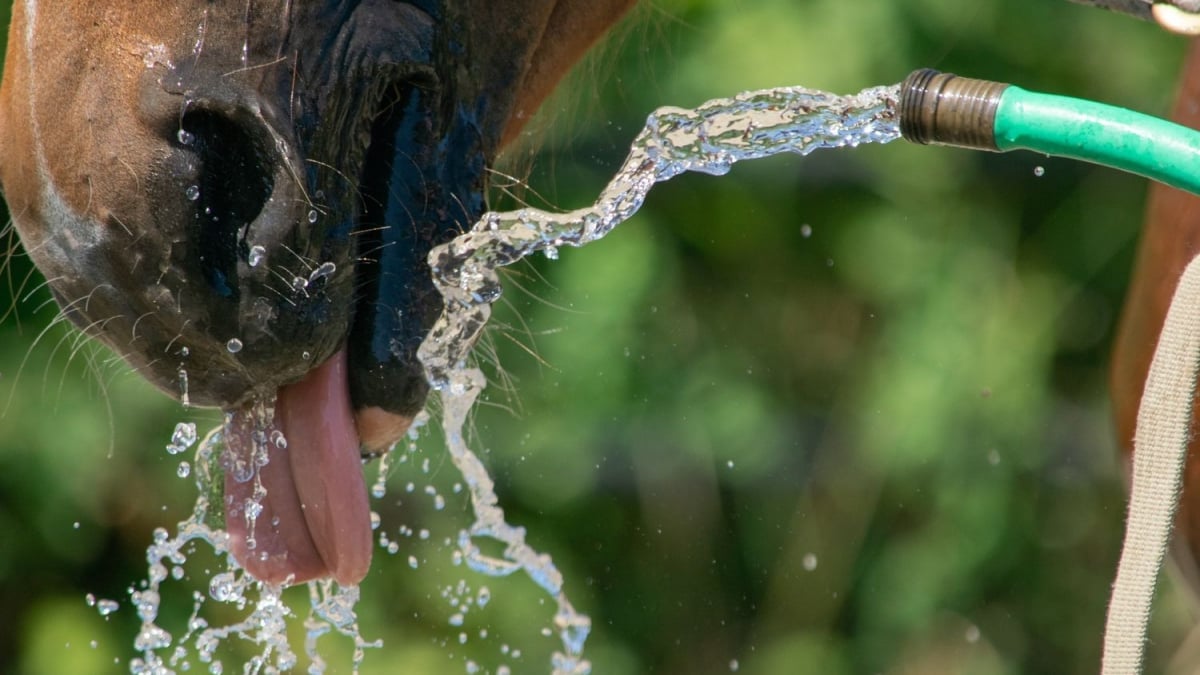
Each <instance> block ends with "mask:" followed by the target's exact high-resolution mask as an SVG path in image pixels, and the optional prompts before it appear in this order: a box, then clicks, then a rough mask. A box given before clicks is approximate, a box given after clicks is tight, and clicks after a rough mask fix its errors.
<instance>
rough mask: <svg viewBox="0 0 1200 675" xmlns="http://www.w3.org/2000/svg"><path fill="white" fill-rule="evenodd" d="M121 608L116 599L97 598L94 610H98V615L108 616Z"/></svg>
mask: <svg viewBox="0 0 1200 675" xmlns="http://www.w3.org/2000/svg"><path fill="white" fill-rule="evenodd" d="M120 608H121V605H119V604H117V601H116V600H97V601H96V611H97V612H100V616H108V615H109V614H112V613H113V612H115V611H117V610H118V609H120Z"/></svg>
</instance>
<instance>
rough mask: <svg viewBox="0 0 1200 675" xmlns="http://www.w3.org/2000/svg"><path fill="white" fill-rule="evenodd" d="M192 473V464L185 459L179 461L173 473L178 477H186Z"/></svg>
mask: <svg viewBox="0 0 1200 675" xmlns="http://www.w3.org/2000/svg"><path fill="white" fill-rule="evenodd" d="M191 473H192V465H191V464H188V463H187V462H186V461H183V462H180V463H179V468H177V469H175V474H176V475H177V476H179V477H180V478H187V477H188V476H189V475H191Z"/></svg>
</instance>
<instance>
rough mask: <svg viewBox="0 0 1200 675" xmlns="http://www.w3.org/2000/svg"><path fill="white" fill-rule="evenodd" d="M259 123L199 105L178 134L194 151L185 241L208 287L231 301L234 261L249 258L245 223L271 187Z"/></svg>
mask: <svg viewBox="0 0 1200 675" xmlns="http://www.w3.org/2000/svg"><path fill="white" fill-rule="evenodd" d="M246 117H247V118H250V116H249V114H247V115H246ZM257 124H258V121H257V120H255V119H253V118H250V119H247V120H246V121H245V122H244V123H243V122H240V121H238V120H235V119H233V118H231V117H230V116H228V115H225V114H222V113H220V112H217V111H213V110H209V109H204V108H200V109H196V110H190V111H188V112H187V113H186V114H184V116H183V119H182V120H181V123H180V129H179V133H178V137H177V140H178V141H179V142H180V143H181V144H183V145H184V146H185V147H186V148H188V149H190V150H192V151H193V152H194V153H195V155H196V167H195V168H196V171H195V173H194V174H193V175H194V176H195V182H194V183H193V184H191V185H189V186H187V188H186V195H187V198H188V199H189V200H190V201H191V202H193V203H194V205H195V212H194V214H193V217H192V219H191V220H190V222H189V223H188V225H187V237H188V241H189V244H190V246H191V247H192V250H193V252H194V255H195V256H196V259H197V260H199V263H200V268H201V271H202V273H203V275H204V279H205V280H206V281H207V282H208V284H209V286H210V288H211V289H212V290H213V291H214V292H215V293H217V294H218V295H220V296H221V297H224V298H229V299H236V298H237V297H238V296H239V290H238V273H237V264H238V260H239V259H242V260H245V259H246V258H247V256H248V250H249V247H248V246H247V244H246V234H247V230H248V229H249V225H250V223H251V222H253V221H254V219H255V218H257V217H258V215H259V213H260V212H261V211H262V210H263V207H264V206H265V205H266V203H267V200H268V199H269V198H270V196H271V192H272V190H273V189H274V186H275V179H274V175H273V170H272V164H273V155H272V153H271V152H270V151H269V150H268V148H267V146H265V144H264V143H263V142H262V141H261V140H260V135H259V134H255V133H253V130H254V129H255V128H256V125H257Z"/></svg>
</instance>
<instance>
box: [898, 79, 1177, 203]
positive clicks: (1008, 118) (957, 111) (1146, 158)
mask: <svg viewBox="0 0 1200 675" xmlns="http://www.w3.org/2000/svg"><path fill="white" fill-rule="evenodd" d="M900 133H901V134H902V135H903V136H904V138H906V139H908V140H910V141H913V142H915V143H923V144H937V145H952V146H957V147H964V148H973V149H975V150H992V151H999V152H1007V151H1009V150H1032V151H1034V152H1040V153H1044V154H1047V155H1054V156H1057V157H1069V158H1071V159H1078V160H1083V161H1085V162H1092V163H1094V164H1101V165H1104V166H1108V167H1112V168H1115V169H1120V170H1122V171H1127V172H1129V173H1134V174H1138V175H1139V176H1145V177H1146V178H1150V179H1152V180H1156V181H1158V182H1160V183H1165V184H1167V185H1170V186H1171V187H1176V188H1179V189H1181V190H1186V191H1188V192H1191V193H1193V194H1200V132H1197V131H1196V130H1194V129H1189V128H1187V127H1185V126H1182V125H1179V124H1175V123H1174V122H1169V121H1167V120H1164V119H1160V118H1158V117H1152V116H1150V115H1146V114H1143V113H1139V112H1134V111H1132V110H1127V109H1125V108H1119V107H1116V106H1111V105H1106V104H1103V103H1096V102H1094V101H1085V100H1083V99H1077V98H1071V97H1069V96H1056V95H1054V94H1040V93H1036V92H1032V91H1026V90H1024V89H1021V88H1020V87H1016V86H1013V85H1011V84H1004V83H1000V82H990V81H987V80H976V79H973V78H969V77H958V76H957V75H952V74H950V73H941V72H938V71H936V70H929V69H924V70H918V71H916V72H914V73H912V74H911V75H909V76H908V77H907V78H906V79H905V80H904V83H903V84H902V85H901V88H900Z"/></svg>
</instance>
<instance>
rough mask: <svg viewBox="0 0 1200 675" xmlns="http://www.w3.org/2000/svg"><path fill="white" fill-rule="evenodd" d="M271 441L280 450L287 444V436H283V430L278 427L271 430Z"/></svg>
mask: <svg viewBox="0 0 1200 675" xmlns="http://www.w3.org/2000/svg"><path fill="white" fill-rule="evenodd" d="M271 443H272V444H274V445H275V447H277V448H279V449H281V450H282V449H284V448H287V446H288V442H287V437H286V436H284V435H283V432H282V431H280V430H279V429H275V430H273V431H272V432H271Z"/></svg>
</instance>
